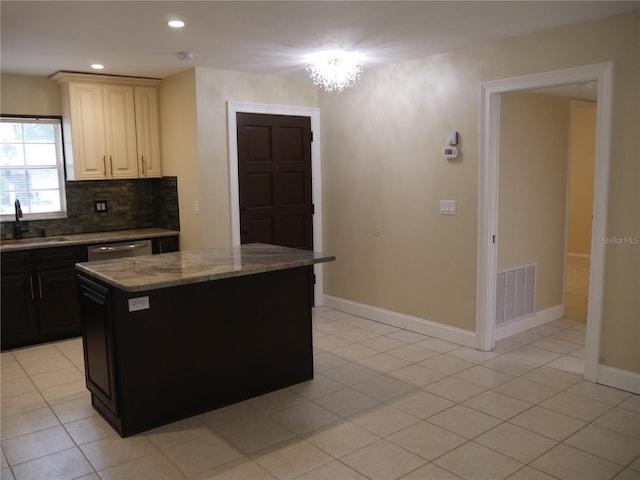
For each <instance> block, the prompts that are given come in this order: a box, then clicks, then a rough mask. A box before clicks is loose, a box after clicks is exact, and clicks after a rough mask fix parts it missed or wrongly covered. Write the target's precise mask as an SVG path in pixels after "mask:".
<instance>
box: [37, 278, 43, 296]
mask: <svg viewBox="0 0 640 480" xmlns="http://www.w3.org/2000/svg"><path fill="white" fill-rule="evenodd" d="M38 290H40V300H42V277H40V275H38Z"/></svg>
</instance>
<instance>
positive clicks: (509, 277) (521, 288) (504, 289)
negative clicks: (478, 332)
mask: <svg viewBox="0 0 640 480" xmlns="http://www.w3.org/2000/svg"><path fill="white" fill-rule="evenodd" d="M535 283H536V266H535V264H534V265H525V266H522V267H517V268H513V269H510V270H503V271H501V272H498V277H497V283H496V326H501V325H503V324H505V323H507V322H511V321H512V320H518V319H520V318H524V317H528V316H529V315H533V313H534V305H533V300H534V298H535Z"/></svg>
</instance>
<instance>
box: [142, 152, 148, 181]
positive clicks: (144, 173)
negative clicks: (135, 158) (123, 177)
mask: <svg viewBox="0 0 640 480" xmlns="http://www.w3.org/2000/svg"><path fill="white" fill-rule="evenodd" d="M141 157H142V176H143V177H146V176H147V172H146V168H145V167H146V165H145V163H144V155H141Z"/></svg>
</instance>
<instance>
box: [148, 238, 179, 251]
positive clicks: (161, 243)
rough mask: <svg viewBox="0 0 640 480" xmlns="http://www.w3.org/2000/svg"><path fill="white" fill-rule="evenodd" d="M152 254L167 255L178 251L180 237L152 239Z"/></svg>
mask: <svg viewBox="0 0 640 480" xmlns="http://www.w3.org/2000/svg"><path fill="white" fill-rule="evenodd" d="M152 248H153V253H154V254H155V253H169V252H177V251H179V250H180V237H178V236H177V235H174V236H171V237H158V238H154V239H153V247H152Z"/></svg>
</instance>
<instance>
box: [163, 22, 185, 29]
mask: <svg viewBox="0 0 640 480" xmlns="http://www.w3.org/2000/svg"><path fill="white" fill-rule="evenodd" d="M167 25H169V26H170V27H171V28H182V27H184V22H183V21H182V20H170V21H169V23H168V24H167Z"/></svg>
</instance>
